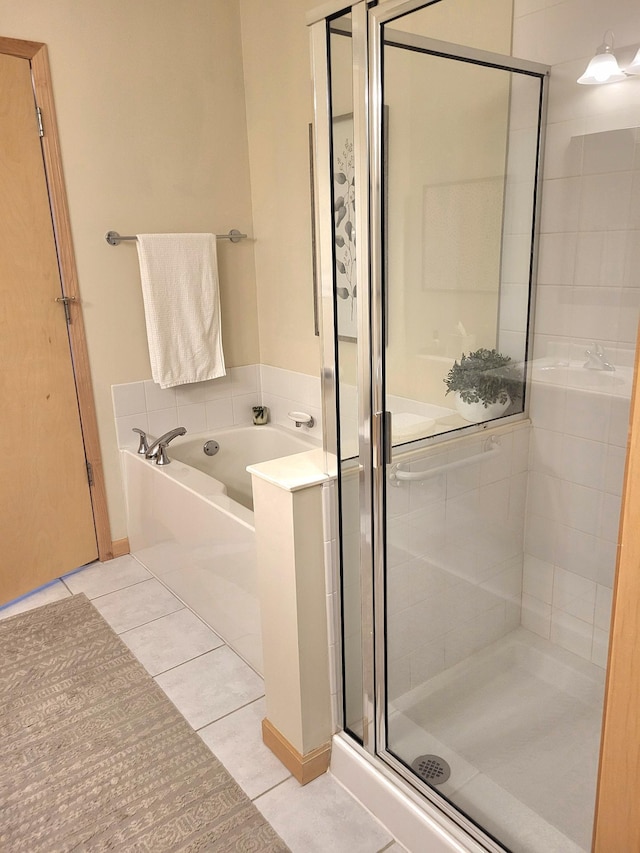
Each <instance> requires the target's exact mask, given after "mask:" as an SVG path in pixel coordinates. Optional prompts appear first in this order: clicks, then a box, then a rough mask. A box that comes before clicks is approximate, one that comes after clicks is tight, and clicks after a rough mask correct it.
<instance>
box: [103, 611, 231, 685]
mask: <svg viewBox="0 0 640 853" xmlns="http://www.w3.org/2000/svg"><path fill="white" fill-rule="evenodd" d="M185 609H188V608H185ZM177 612H179V611H175V610H174V613H177ZM167 615H171V614H167ZM149 624H150V623H149V622H147V625H149ZM141 627H142V626H141ZM131 630H132V631H135V628H132V629H131ZM125 633H126V632H125ZM120 636H122V635H120ZM123 642H124V641H123ZM220 649H229V646H227V644H226V643H220V645H219V646H214V647H213V648H212V649H207V651H206V652H200V654H197V655H194V656H193V657H191V658H187V660H183V661H182V662H181V663H176V664H174V665H173V666H170V667H169V668H168V669H163V670H162V672H156V673H155V674H154V675H153V676H152V678H157V677H158V676H159V675H166V674H167V673H168V672H173V670H174V669H178V667H181V666H185V664H188V663H191V662H192V661H194V660H198V659H199V658H203V657H204V656H205V655H209V654H211V652H217V651H219V650H220ZM229 651H230V652H231V653H232V654H233V649H229ZM133 654H134V655H135V654H136V653H135V652H133ZM136 657H137V655H136ZM242 662H243V663H244V661H242ZM140 663H142V661H140ZM143 666H144V664H143ZM145 668H146V667H145Z"/></svg>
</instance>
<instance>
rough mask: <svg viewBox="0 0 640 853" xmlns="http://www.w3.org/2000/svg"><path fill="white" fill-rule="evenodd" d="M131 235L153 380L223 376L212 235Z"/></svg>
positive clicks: (170, 382)
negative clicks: (135, 247)
mask: <svg viewBox="0 0 640 853" xmlns="http://www.w3.org/2000/svg"><path fill="white" fill-rule="evenodd" d="M137 238H138V241H137V245H138V259H139V261H140V277H141V279H142V296H143V299H144V312H145V318H146V324H147V340H148V343H149V358H150V360H151V375H152V377H153V381H154V382H157V383H158V385H160V387H161V388H171V387H172V386H174V385H184V384H185V383H187V382H203V381H205V380H207V379H215V378H217V377H218V376H224V375H225V373H226V371H225V367H224V356H223V353H222V333H221V329H220V295H219V292H218V265H217V253H216V248H217V247H216V238H215V236H214V235H213V234H138V235H137Z"/></svg>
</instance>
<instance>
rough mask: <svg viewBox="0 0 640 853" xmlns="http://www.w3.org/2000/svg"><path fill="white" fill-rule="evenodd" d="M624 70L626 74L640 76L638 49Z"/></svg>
mask: <svg viewBox="0 0 640 853" xmlns="http://www.w3.org/2000/svg"><path fill="white" fill-rule="evenodd" d="M625 70H626V72H627V74H640V48H638V52H637V53H636V55H635V56H634V57H633V59H632V60H631V64H630V65H628V66H627V68H626V69H625Z"/></svg>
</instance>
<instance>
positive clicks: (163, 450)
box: [144, 427, 187, 465]
mask: <svg viewBox="0 0 640 853" xmlns="http://www.w3.org/2000/svg"><path fill="white" fill-rule="evenodd" d="M186 432H187V431H186V429H185V428H184V427H176V428H175V429H170V430H169V432H165V434H164V435H161V436H160V438H156V440H155V441H154V442H153V444H152V445H151V446H150V447H149V449H148V450H147V452H146V453H145V455H144V458H145V459H154V460H155V463H156V465H168V464H169V463H170V462H171V460H170V459H169V457H168V456H167V447H168V446H169V443H170V442H172V441H173V439H174V438H177V437H178V436H179V435H185V434H186Z"/></svg>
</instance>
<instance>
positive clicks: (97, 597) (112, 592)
mask: <svg viewBox="0 0 640 853" xmlns="http://www.w3.org/2000/svg"><path fill="white" fill-rule="evenodd" d="M60 580H62V578H60ZM152 580H155V578H154V576H153V575H151V574H150V576H149V577H148V578H143V579H142V580H139V581H134V583H129V584H126V585H125V586H121V587H119V588H118V589H112V590H110V591H109V592H101V593H100V595H96V596H94V597H93V598H90V597H89V595H87V593H86V592H85V590H83V589H78V590H76V591H75V592H74V591H73V590H71V588H70V587H67V589H69V590H70V591H71V594H72V595H79V594H80V593H84V595H86V596H87V598H88V599H89V601H97V600H98V599H99V598H104V597H105V596H107V595H115V593H116V592H124V591H125V589H133V587H134V586H140V585H141V584H143V583H149V581H152ZM62 582H63V583H64V581H62ZM65 586H67V585H66V584H65ZM174 597H175V596H174ZM176 600H177V598H176Z"/></svg>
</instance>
